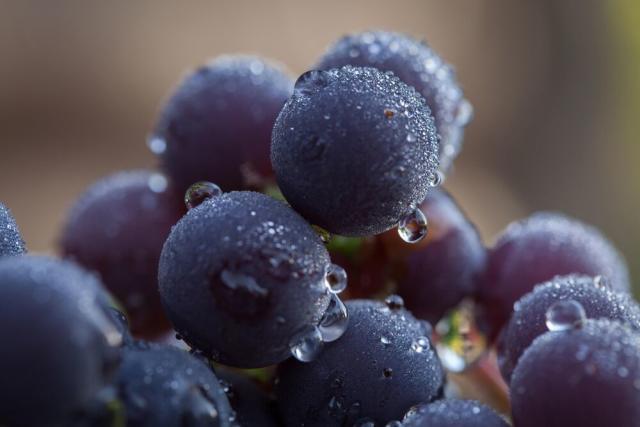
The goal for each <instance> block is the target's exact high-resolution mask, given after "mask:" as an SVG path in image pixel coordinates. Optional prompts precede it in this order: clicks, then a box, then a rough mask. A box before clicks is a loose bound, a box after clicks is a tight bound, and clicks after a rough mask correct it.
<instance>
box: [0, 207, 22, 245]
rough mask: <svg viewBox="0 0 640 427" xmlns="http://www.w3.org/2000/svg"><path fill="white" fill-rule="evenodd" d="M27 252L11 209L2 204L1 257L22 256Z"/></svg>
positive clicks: (0, 213) (0, 211)
mask: <svg viewBox="0 0 640 427" xmlns="http://www.w3.org/2000/svg"><path fill="white" fill-rule="evenodd" d="M26 251H27V249H26V248H25V246H24V240H22V235H21V234H20V230H19V229H18V226H17V225H16V220H15V219H14V218H13V216H12V215H11V212H10V211H9V209H8V208H7V207H6V206H5V205H3V204H2V203H0V257H3V256H7V255H22V254H24V253H25V252H26Z"/></svg>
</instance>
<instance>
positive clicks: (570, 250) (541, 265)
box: [477, 212, 629, 339]
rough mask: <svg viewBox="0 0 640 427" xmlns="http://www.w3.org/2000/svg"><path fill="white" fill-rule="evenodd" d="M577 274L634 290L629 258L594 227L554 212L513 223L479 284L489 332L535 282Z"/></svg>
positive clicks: (499, 325)
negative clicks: (604, 278) (601, 279)
mask: <svg viewBox="0 0 640 427" xmlns="http://www.w3.org/2000/svg"><path fill="white" fill-rule="evenodd" d="M572 273H577V274H584V275H588V276H597V275H602V276H604V277H606V278H607V279H608V280H609V282H610V283H611V286H612V288H613V289H614V290H617V291H623V292H628V291H629V273H628V270H627V266H626V264H625V261H624V259H623V258H622V256H621V255H620V254H619V253H618V251H617V250H616V249H615V248H614V247H613V245H612V244H611V243H610V242H609V241H608V240H607V239H606V237H604V236H603V235H602V234H601V233H600V232H599V231H598V230H596V229H595V228H593V227H591V226H589V225H586V224H583V223H582V222H580V221H577V220H575V219H572V218H569V217H566V216H564V215H562V214H558V213H550V212H538V213H535V214H533V215H531V216H530V217H528V218H526V219H524V220H521V221H517V222H513V223H511V224H510V225H509V226H508V227H507V228H506V229H505V230H504V231H503V232H502V235H501V236H500V237H499V239H498V241H497V242H496V244H495V246H494V247H493V249H491V251H490V253H489V259H488V264H487V270H486V272H485V274H484V275H483V278H482V280H481V281H480V283H479V285H478V296H477V297H478V301H479V303H480V305H481V307H482V308H483V313H482V314H481V316H480V317H481V318H482V323H484V325H483V326H484V328H485V329H486V330H487V332H488V333H489V336H490V337H491V338H492V339H495V338H496V337H497V335H498V333H499V332H500V329H501V328H502V327H503V326H504V324H505V323H506V322H507V320H508V319H509V316H510V315H511V312H512V310H513V303H515V302H516V301H517V300H518V299H519V298H520V297H522V296H523V295H524V294H526V293H528V292H530V291H531V290H532V289H533V287H534V286H535V285H536V284H538V283H542V282H544V281H547V280H551V279H552V278H553V277H555V276H559V275H565V274H572Z"/></svg>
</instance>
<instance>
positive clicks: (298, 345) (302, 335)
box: [289, 325, 323, 362]
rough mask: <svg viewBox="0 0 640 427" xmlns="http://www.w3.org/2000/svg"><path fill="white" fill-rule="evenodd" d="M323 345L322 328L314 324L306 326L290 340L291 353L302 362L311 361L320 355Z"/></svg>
mask: <svg viewBox="0 0 640 427" xmlns="http://www.w3.org/2000/svg"><path fill="white" fill-rule="evenodd" d="M322 346H323V341H322V334H321V333H320V329H318V328H317V327H316V326H312V325H310V326H307V327H306V328H304V329H303V330H302V331H300V332H299V333H297V334H296V335H294V337H293V338H292V339H291V341H289V349H290V350H291V354H292V355H293V357H295V358H296V359H298V360H299V361H301V362H311V361H312V360H314V359H315V358H316V357H318V354H320V351H321V350H322Z"/></svg>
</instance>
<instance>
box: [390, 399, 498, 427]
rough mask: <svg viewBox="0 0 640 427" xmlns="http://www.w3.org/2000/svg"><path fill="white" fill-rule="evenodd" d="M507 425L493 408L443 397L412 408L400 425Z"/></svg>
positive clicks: (474, 426)
mask: <svg viewBox="0 0 640 427" xmlns="http://www.w3.org/2000/svg"><path fill="white" fill-rule="evenodd" d="M425 426H426V427H509V424H507V422H506V421H505V420H504V419H503V418H502V417H500V415H498V414H497V413H496V412H495V411H494V410H493V409H491V408H489V407H488V406H487V405H484V404H482V403H480V402H476V401H474V400H460V399H445V400H438V401H436V402H433V403H429V404H428V405H426V404H422V405H418V406H416V407H414V408H412V409H411V410H410V411H409V412H408V413H407V414H406V415H405V418H404V420H403V422H402V426H401V427H425Z"/></svg>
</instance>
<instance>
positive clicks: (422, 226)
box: [398, 208, 427, 243]
mask: <svg viewBox="0 0 640 427" xmlns="http://www.w3.org/2000/svg"><path fill="white" fill-rule="evenodd" d="M398 234H399V235H400V237H401V238H402V240H404V241H405V242H407V243H417V242H419V241H420V240H422V239H423V238H424V236H426V235H427V217H425V216H424V214H423V213H422V211H421V210H420V209H417V208H416V209H414V210H413V211H412V212H411V213H410V214H409V215H407V216H405V217H404V218H402V219H401V220H400V222H399V223H398Z"/></svg>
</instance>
